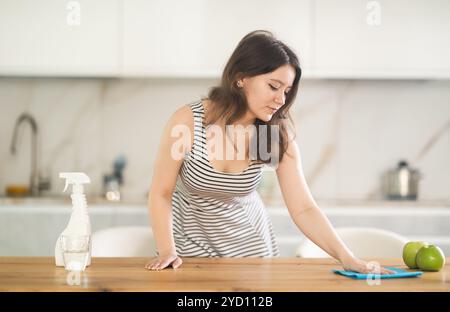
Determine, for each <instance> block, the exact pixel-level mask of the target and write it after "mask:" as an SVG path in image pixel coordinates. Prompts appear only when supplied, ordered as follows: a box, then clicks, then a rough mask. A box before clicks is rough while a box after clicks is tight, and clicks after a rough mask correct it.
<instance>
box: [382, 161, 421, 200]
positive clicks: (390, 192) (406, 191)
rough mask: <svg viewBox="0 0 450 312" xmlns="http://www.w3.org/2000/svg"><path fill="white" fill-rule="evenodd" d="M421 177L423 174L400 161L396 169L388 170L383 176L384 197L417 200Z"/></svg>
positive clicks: (405, 162)
mask: <svg viewBox="0 0 450 312" xmlns="http://www.w3.org/2000/svg"><path fill="white" fill-rule="evenodd" d="M421 177H422V175H421V173H420V172H419V171H418V170H417V169H413V168H411V167H410V166H409V164H408V162H407V161H405V160H401V161H399V162H398V165H397V167H396V168H394V169H391V170H388V171H387V172H386V173H385V174H384V176H383V182H382V190H383V195H384V197H385V198H387V199H393V200H416V199H417V197H418V192H419V181H420V179H421Z"/></svg>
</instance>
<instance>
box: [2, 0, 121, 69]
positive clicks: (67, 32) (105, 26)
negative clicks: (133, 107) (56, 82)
mask: <svg viewBox="0 0 450 312" xmlns="http://www.w3.org/2000/svg"><path fill="white" fill-rule="evenodd" d="M120 1H121V0H78V1H64V0H46V1H36V0H14V1H2V2H1V3H0V74H1V75H40V76H42V75H56V76H111V75H117V74H118V73H119V64H120V60H119V56H120V54H119V52H120V49H119V38H120V36H119V25H120V19H119V16H120V14H121V13H120V3H121V2H120Z"/></svg>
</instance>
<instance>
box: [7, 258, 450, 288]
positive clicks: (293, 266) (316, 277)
mask: <svg viewBox="0 0 450 312" xmlns="http://www.w3.org/2000/svg"><path fill="white" fill-rule="evenodd" d="M371 260H374V259H371ZM146 261H148V259H146V258H92V265H91V266H90V267H88V268H87V269H86V271H84V272H83V273H82V274H81V275H80V276H79V279H78V282H79V285H73V286H70V285H68V280H69V281H70V283H72V284H76V283H77V279H76V278H74V276H71V277H69V276H68V274H70V272H68V271H66V270H65V269H64V268H61V267H56V266H55V265H54V259H53V258H52V257H0V291H152V292H153V291H158V292H161V291H164V292H168V291H180V292H185V291H276V292H278V291H288V292H290V291H296V292H297V291H359V292H360V291H450V258H448V259H447V261H446V263H447V264H446V266H445V267H444V268H443V269H442V270H441V271H440V272H425V273H424V274H423V275H422V276H420V277H415V278H402V279H381V280H380V283H381V284H380V285H373V286H370V285H369V283H368V281H366V280H354V279H350V278H347V277H344V276H340V275H337V274H334V273H332V272H331V270H332V269H341V267H340V266H339V265H338V264H337V263H336V262H335V261H334V260H332V259H300V258H274V259H263V258H241V259H236V258H184V259H183V265H182V266H181V267H180V268H178V269H176V270H174V269H172V268H170V269H165V270H162V271H149V270H146V269H144V264H145V263H146ZM377 261H378V262H379V263H381V265H383V266H386V265H387V266H395V267H400V268H403V269H406V267H405V265H404V264H403V261H402V260H401V259H378V260H377ZM68 277H69V278H68Z"/></svg>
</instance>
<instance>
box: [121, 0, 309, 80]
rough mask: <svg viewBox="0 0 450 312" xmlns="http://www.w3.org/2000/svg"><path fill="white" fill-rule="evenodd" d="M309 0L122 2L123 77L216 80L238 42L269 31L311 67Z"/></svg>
mask: <svg viewBox="0 0 450 312" xmlns="http://www.w3.org/2000/svg"><path fill="white" fill-rule="evenodd" d="M310 10H311V1H310V0H285V1H267V0H246V1H241V0H227V1H223V0H189V1H177V0H152V1H149V0H133V1H124V18H123V19H124V23H123V25H124V26H123V46H122V47H123V72H122V74H123V75H124V76H147V75H156V76H189V77H193V76H200V77H219V76H220V74H221V71H222V69H223V67H224V66H225V63H226V61H227V60H228V58H229V57H230V56H231V53H232V52H233V50H234V48H235V47H236V46H237V44H238V42H239V40H240V39H241V38H242V37H244V36H245V35H246V34H247V33H248V32H250V31H253V30H256V29H266V30H270V31H272V32H273V33H274V34H275V35H276V36H277V37H279V38H280V39H282V40H284V41H285V42H286V43H287V44H288V45H290V46H291V47H292V48H293V50H295V51H296V52H297V53H298V55H299V58H300V62H301V64H302V67H303V68H304V70H305V73H306V74H307V73H308V71H309V68H310V63H311V50H310V49H311V45H310V42H309V40H310V38H311V31H312V28H311V25H312V21H311V14H310Z"/></svg>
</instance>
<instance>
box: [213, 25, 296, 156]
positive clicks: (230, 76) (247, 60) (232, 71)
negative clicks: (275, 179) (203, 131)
mask: <svg viewBox="0 0 450 312" xmlns="http://www.w3.org/2000/svg"><path fill="white" fill-rule="evenodd" d="M283 65H291V66H292V67H293V68H294V69H295V79H294V82H293V84H292V88H291V90H290V91H289V92H288V94H287V95H286V101H285V104H284V105H282V106H281V108H280V109H279V110H278V111H277V112H276V113H275V114H274V115H273V116H272V118H271V120H270V121H269V122H264V121H262V120H260V119H258V118H257V119H256V120H255V123H254V125H255V126H256V131H257V133H256V135H255V136H254V138H253V139H255V140H257V143H256V146H258V150H259V147H260V145H261V144H264V145H265V146H267V152H268V153H270V158H269V159H262V158H261V155H260V153H259V152H258V153H256V155H254V157H253V158H256V161H257V162H262V163H274V161H273V160H274V157H275V159H276V161H275V162H281V160H282V158H283V155H284V153H285V152H286V149H287V144H288V140H289V139H290V136H289V134H288V129H289V127H290V129H294V127H293V121H292V118H291V116H290V114H289V108H290V107H291V105H292V103H293V102H294V100H295V97H296V95H297V90H298V85H299V82H300V77H301V73H302V71H301V68H300V64H299V61H298V58H297V56H296V55H295V53H294V52H293V51H292V50H291V49H290V48H289V47H288V46H287V45H286V44H284V43H283V42H281V41H280V40H278V39H276V38H275V37H274V35H273V34H272V33H271V32H270V31H266V30H255V31H253V32H251V33H249V34H247V35H246V36H245V37H244V38H242V39H241V41H240V42H239V44H238V45H237V47H236V49H235V50H234V52H233V54H232V55H231V57H230V59H229V60H228V62H227V64H226V66H225V68H224V70H223V74H222V78H221V82H220V85H219V86H215V87H213V88H211V90H210V91H209V93H208V99H209V100H210V101H212V102H213V103H214V105H211V109H210V112H209V113H208V119H207V121H205V125H206V126H208V125H211V124H213V123H214V122H216V121H217V120H219V119H222V120H223V121H224V122H225V125H231V124H232V123H233V122H235V121H236V120H239V118H241V117H243V116H244V114H245V113H246V111H247V108H248V103H247V99H246V96H245V94H244V91H243V90H242V89H241V88H239V87H238V86H237V85H236V82H237V81H238V80H240V79H242V78H246V77H253V76H257V75H262V74H266V73H270V72H273V71H274V70H276V69H277V68H279V67H281V66H283ZM288 120H289V123H288V122H287V121H288ZM261 125H266V126H267V127H266V130H268V131H261V128H264V127H260V126H261ZM274 125H277V126H278V127H279V128H278V129H279V137H278V138H273V139H275V141H276V142H278V144H277V145H278V146H271V142H272V140H271V135H270V133H271V131H270V128H271V126H274ZM263 132H266V133H263ZM294 135H295V134H294ZM261 140H267V142H262V141H261ZM266 144H267V145H266ZM274 153H275V154H274ZM255 156H256V157H255Z"/></svg>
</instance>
